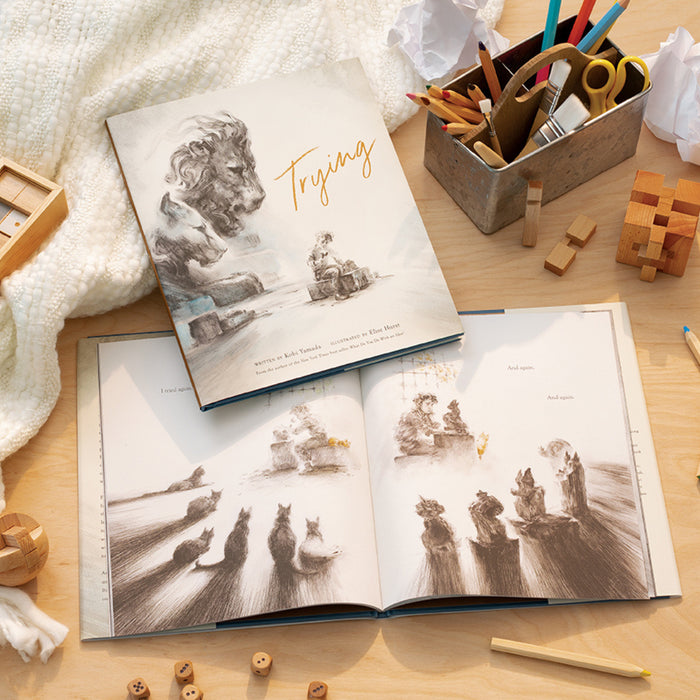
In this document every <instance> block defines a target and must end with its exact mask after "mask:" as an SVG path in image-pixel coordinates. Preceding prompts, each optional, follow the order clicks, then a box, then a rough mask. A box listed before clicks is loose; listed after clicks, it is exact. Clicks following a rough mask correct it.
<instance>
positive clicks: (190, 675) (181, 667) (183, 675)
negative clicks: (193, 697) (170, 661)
mask: <svg viewBox="0 0 700 700" xmlns="http://www.w3.org/2000/svg"><path fill="white" fill-rule="evenodd" d="M175 680H176V681H177V682H178V683H180V684H181V685H185V684H186V683H192V681H193V680H194V666H193V665H192V662H191V661H188V660H187V659H182V660H181V661H178V662H177V663H176V664H175Z"/></svg>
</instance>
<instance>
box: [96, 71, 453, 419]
mask: <svg viewBox="0 0 700 700" xmlns="http://www.w3.org/2000/svg"><path fill="white" fill-rule="evenodd" d="M107 128H108V130H109V134H110V137H111V139H112V143H113V145H114V149H115V152H116V154H117V158H118V161H119V165H120V167H121V170H122V174H123V176H124V181H125V182H126V186H127V189H128V193H129V197H130V198H131V202H132V204H133V207H134V211H135V213H136V217H137V219H138V223H139V225H140V227H141V231H142V234H143V238H144V242H145V244H146V248H147V250H148V253H149V255H150V257H151V261H152V263H153V268H154V270H155V273H156V276H157V278H158V282H159V284H160V288H161V291H162V292H163V296H164V298H165V301H166V304H167V306H168V312H169V314H170V317H171V320H172V324H173V327H174V329H175V332H176V337H177V340H178V343H179V345H180V349H181V351H182V354H183V357H184V359H185V363H186V367H187V371H188V373H189V375H190V379H191V382H192V386H193V388H194V392H195V396H196V399H197V401H198V402H199V404H200V407H201V408H202V409H207V408H212V407H214V406H217V405H219V404H222V403H227V402H230V401H233V400H236V399H240V398H243V397H247V396H252V395H255V394H256V393H260V392H264V391H269V390H271V389H274V388H281V387H284V386H290V385H292V384H294V383H297V382H299V381H301V380H310V379H315V378H318V377H321V376H325V375H326V374H329V373H333V372H338V371H341V370H347V369H349V368H355V367H359V366H362V365H364V364H367V363H369V362H375V361H377V360H382V359H385V358H387V357H392V356H396V355H398V354H402V353H407V352H410V351H414V350H419V349H423V348H426V347H430V346H432V345H435V344H440V343H444V342H447V341H450V340H455V339H457V338H459V335H460V333H461V326H460V323H459V318H458V317H457V311H456V309H455V306H454V303H453V302H452V298H451V296H450V293H449V290H448V288H447V285H446V283H445V279H444V277H443V275H442V271H441V270H440V266H439V265H438V261H437V258H436V257H435V253H434V251H433V248H432V246H431V244H430V240H429V238H428V235H427V233H426V230H425V227H424V225H423V222H422V220H421V218H420V214H419V212H418V208H417V207H416V204H415V201H414V200H413V196H412V195H411V191H410V189H409V187H408V183H407V182H406V178H405V176H404V174H403V171H402V170H401V164H400V163H399V160H398V157H397V155H396V152H395V150H394V147H393V144H392V142H391V139H390V137H389V134H388V132H387V130H386V127H385V126H384V122H383V121H382V117H381V114H380V112H379V109H378V106H377V103H376V101H375V99H374V96H373V95H372V92H371V90H370V87H369V83H368V81H367V78H366V76H365V74H364V72H363V70H362V66H361V65H360V62H359V60H357V59H350V60H347V61H341V62H338V63H334V64H331V65H328V66H325V67H322V68H316V69H313V70H308V71H302V72H300V73H295V74H291V75H285V76H280V77H277V78H271V79H269V80H265V81H261V82H258V83H255V84H251V85H242V86H238V87H235V88H230V89H225V90H219V91H217V92H212V93H209V94H206V95H200V96H196V97H190V98H186V99H182V100H177V101H174V102H168V103H165V104H160V105H155V106H151V107H146V108H143V109H139V110H136V111H132V112H127V113H125V114H120V115H115V116H113V117H110V118H109V119H107Z"/></svg>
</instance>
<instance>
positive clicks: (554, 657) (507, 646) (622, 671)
mask: <svg viewBox="0 0 700 700" xmlns="http://www.w3.org/2000/svg"><path fill="white" fill-rule="evenodd" d="M491 649H492V650H493V651H503V652H505V653H506V654H517V655H518V656H527V657H529V658H531V659H542V660H543V661H554V662H555V663H559V664H566V665H567V666H578V667H579V668H588V669H590V670H592V671H602V672H603V673H614V674H615V675H617V676H627V677H628V678H639V677H644V676H650V675H651V673H650V672H649V671H646V670H644V669H643V668H641V666H637V665H635V664H630V663H627V662H626V661H615V660H613V659H603V658H599V657H597V656H588V655H587V654H578V653H576V652H573V651H563V650H561V649H549V648H548V647H541V646H537V645H536V644H526V643H525V642H514V641H511V640H509V639H499V638H498V637H492V638H491Z"/></svg>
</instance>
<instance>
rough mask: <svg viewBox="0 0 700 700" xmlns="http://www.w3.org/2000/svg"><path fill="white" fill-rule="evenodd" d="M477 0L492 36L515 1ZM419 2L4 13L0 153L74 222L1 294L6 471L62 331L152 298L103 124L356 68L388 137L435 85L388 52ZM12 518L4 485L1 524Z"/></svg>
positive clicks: (75, 5) (5, 2) (58, 7)
mask: <svg viewBox="0 0 700 700" xmlns="http://www.w3.org/2000/svg"><path fill="white" fill-rule="evenodd" d="M455 1H456V2H459V1H460V0H455ZM461 1H462V2H464V1H465V0H461ZM467 1H471V0H467ZM475 1H476V2H477V3H478V4H479V6H481V5H482V4H484V3H486V7H484V8H483V9H482V13H484V16H485V19H486V24H487V25H488V26H490V27H493V26H494V25H495V23H496V21H497V20H498V17H499V15H500V11H501V9H502V7H503V0H488V2H487V1H486V0H475ZM412 2H413V0H298V1H296V0H259V1H257V2H256V1H254V0H247V1H238V2H237V1H235V0H184V1H174V0H2V7H1V8H0V37H2V57H1V58H0V155H2V156H4V157H6V158H9V159H10V160H13V161H15V162H17V163H19V164H21V165H23V166H25V167H27V168H29V169H30V170H33V171H35V172H36V173H38V174H40V175H42V176H44V177H47V178H48V179H50V180H53V181H54V182H57V183H58V184H60V185H62V186H63V187H64V189H65V192H66V196H67V199H68V207H69V214H68V217H67V219H66V220H65V221H64V222H63V223H62V224H61V226H60V227H59V228H58V230H57V231H56V232H55V233H54V234H53V235H52V236H51V237H50V238H49V240H48V241H47V242H46V243H45V244H44V245H43V247H42V249H41V250H40V252H39V253H38V254H37V255H36V256H35V257H34V258H33V259H32V260H30V261H29V262H27V263H26V264H25V265H23V266H22V267H21V268H20V269H18V270H17V271H15V272H14V273H12V274H11V275H9V276H8V277H6V278H5V279H4V280H2V282H1V283H0V465H1V464H2V462H3V460H4V459H5V458H6V457H7V456H8V455H10V454H12V453H13V452H14V451H16V450H17V449H19V448H20V447H21V446H22V445H24V444H25V443H26V442H27V441H28V440H29V438H31V437H32V436H33V435H34V434H35V433H36V432H37V431H38V430H39V428H40V427H41V426H42V425H43V423H44V422H45V421H46V419H47V417H48V416H49V414H50V412H51V410H52V409H53V407H54V405H55V403H56V400H57V398H58V394H59V391H60V386H61V382H60V376H59V366H58V361H57V354H56V338H57V335H58V333H59V331H60V330H61V328H62V327H63V324H64V321H65V319H67V318H72V317H80V316H88V315H93V314H101V313H104V312H106V311H109V310H110V309H113V308H116V307H119V306H123V305H126V304H129V303H131V302H134V301H136V300H137V299H139V298H140V297H142V296H144V295H145V294H146V293H148V292H150V291H151V290H152V289H153V288H154V286H155V278H154V276H153V273H152V271H151V267H150V264H149V259H148V257H147V254H146V251H145V248H144V245H143V243H142V239H141V235H140V233H139V230H138V227H137V224H136V219H135V217H134V214H133V212H132V209H131V207H130V205H129V202H128V198H127V195H126V190H125V188H124V184H123V181H122V178H121V176H120V173H119V169H118V167H117V163H116V160H115V156H114V154H113V151H112V148H111V146H110V143H109V140H108V136H107V132H106V129H105V126H104V120H105V118H106V117H107V116H109V115H112V114H117V113H120V112H125V111H128V110H132V109H136V108H139V107H144V106H147V105H151V104H155V103H159V102H163V101H166V100H172V99H177V98H181V97H186V96H188V95H195V94H199V93H204V92H207V91H210V90H214V89H218V88H222V87H227V86H233V85H237V84H241V83H247V82H252V81H256V80H260V79H264V78H267V77H270V76H272V75H275V74H279V73H288V72H292V71H296V70H300V69H304V68H308V67H313V66H318V65H321V64H324V63H328V62H331V61H335V60H340V59H344V58H349V57H352V56H359V58H360V60H361V61H362V64H363V66H364V68H365V71H366V73H367V75H368V78H369V82H370V86H371V88H372V90H373V92H374V94H375V96H376V97H377V100H378V102H379V104H380V107H381V109H382V113H383V116H384V120H385V123H386V126H387V128H388V129H389V130H390V131H392V130H393V129H395V128H396V127H397V126H399V125H400V124H401V123H402V122H403V121H404V120H405V119H407V118H408V117H409V116H411V115H412V114H413V113H414V112H415V110H416V107H415V106H414V105H413V103H412V102H410V101H409V100H408V99H407V98H406V97H405V93H406V92H410V91H417V90H418V89H420V88H422V82H423V81H422V79H421V78H420V76H419V75H418V74H417V72H416V71H415V70H414V68H413V65H412V64H411V63H410V62H409V60H408V59H407V58H406V56H405V55H404V54H403V53H402V52H401V51H400V50H399V49H398V48H397V47H389V46H388V45H387V42H386V37H387V34H388V31H389V29H390V28H391V26H392V25H393V23H394V20H395V18H396V15H397V12H398V10H399V9H400V8H401V7H402V6H404V5H408V4H411V3H412ZM272 106H273V105H271V107H272ZM282 117H283V114H282V112H281V113H280V118H282ZM5 505H6V504H5V499H4V486H3V483H2V479H1V478H0V512H2V511H3V510H4V509H5ZM37 516H40V514H37ZM1 615H2V611H1V610H0V616H1ZM7 619H8V620H9V619H10V618H7ZM13 619H14V618H13ZM5 632H7V630H5ZM6 636H7V635H6ZM2 637H3V634H2V629H1V628H0V644H1V643H2V641H3V639H2ZM13 643H14V642H13ZM25 647H28V649H29V650H28V652H27V653H29V654H31V653H32V645H31V644H28V645H25ZM48 654H50V650H48V651H47V652H45V653H44V654H43V655H44V656H46V655H48Z"/></svg>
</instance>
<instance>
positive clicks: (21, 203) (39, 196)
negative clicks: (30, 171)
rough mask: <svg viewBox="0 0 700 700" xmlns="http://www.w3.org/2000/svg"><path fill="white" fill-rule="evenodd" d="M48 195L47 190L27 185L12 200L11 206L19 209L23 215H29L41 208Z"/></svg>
mask: <svg viewBox="0 0 700 700" xmlns="http://www.w3.org/2000/svg"><path fill="white" fill-rule="evenodd" d="M48 194H49V190H47V189H44V188H43V187H39V186H38V185H34V184H32V183H27V186H26V187H25V188H24V189H23V190H22V191H21V192H20V193H19V194H18V195H17V196H16V197H15V198H14V199H13V200H12V206H13V207H16V208H17V209H21V210H22V211H23V212H24V213H25V214H31V213H32V212H33V211H34V210H35V209H37V208H38V207H40V206H41V204H42V202H43V201H44V200H45V199H46V197H47V195H48Z"/></svg>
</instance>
